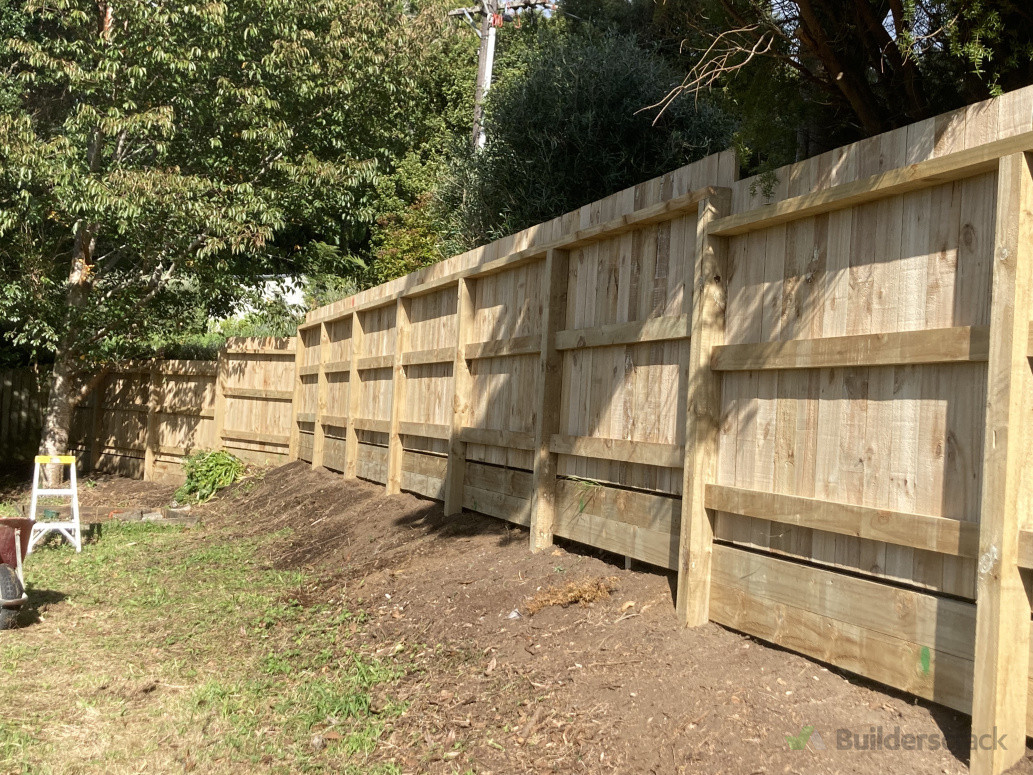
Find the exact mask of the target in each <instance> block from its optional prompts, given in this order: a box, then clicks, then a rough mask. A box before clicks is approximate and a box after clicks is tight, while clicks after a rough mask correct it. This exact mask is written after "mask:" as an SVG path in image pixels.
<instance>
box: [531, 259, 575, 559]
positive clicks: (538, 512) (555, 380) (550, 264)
mask: <svg viewBox="0 0 1033 775" xmlns="http://www.w3.org/2000/svg"><path fill="white" fill-rule="evenodd" d="M569 257H570V254H569V252H568V251H566V250H550V251H549V252H548V253H547V254H546V256H545V267H544V269H543V273H542V301H543V304H542V321H541V327H542V330H541V337H542V339H541V355H540V356H539V365H538V379H537V382H536V395H535V402H534V409H535V415H536V416H535V424H534V454H535V458H534V473H533V474H532V478H531V551H532V552H538V551H541V550H542V549H546V548H548V547H550V546H552V529H553V523H554V522H555V519H556V469H557V459H558V457H559V456H558V455H557V454H556V453H555V452H552V451H551V450H550V449H549V442H550V441H551V439H552V436H553V435H554V434H556V433H559V425H560V400H559V396H560V392H561V390H562V386H563V356H562V354H561V353H560V352H559V351H558V350H557V349H556V332H557V331H560V330H562V329H563V328H564V327H565V326H566V317H567V280H568V270H569V267H570V261H569Z"/></svg>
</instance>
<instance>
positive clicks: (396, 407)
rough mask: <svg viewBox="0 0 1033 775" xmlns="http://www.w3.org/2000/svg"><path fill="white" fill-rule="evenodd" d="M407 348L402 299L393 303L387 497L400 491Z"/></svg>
mask: <svg viewBox="0 0 1033 775" xmlns="http://www.w3.org/2000/svg"><path fill="white" fill-rule="evenodd" d="M408 346H409V309H408V307H407V306H406V302H405V299H404V298H399V299H398V301H397V302H395V353H394V362H393V364H392V369H391V425H390V428H389V430H388V436H387V439H388V441H387V484H386V486H387V494H388V495H397V494H398V493H400V492H401V491H402V453H403V450H402V434H401V433H399V432H398V427H399V423H400V422H401V421H402V409H403V405H404V404H405V400H406V397H405V366H404V365H403V363H402V356H403V355H404V354H405V350H406V348H408Z"/></svg>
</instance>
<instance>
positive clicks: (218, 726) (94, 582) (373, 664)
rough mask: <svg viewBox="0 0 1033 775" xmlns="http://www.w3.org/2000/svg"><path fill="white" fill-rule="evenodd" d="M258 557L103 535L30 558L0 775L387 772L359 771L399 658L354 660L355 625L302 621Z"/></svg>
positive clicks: (1, 682) (3, 651)
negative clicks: (79, 546)
mask: <svg viewBox="0 0 1033 775" xmlns="http://www.w3.org/2000/svg"><path fill="white" fill-rule="evenodd" d="M278 538H282V536H269V537H267V538H264V539H262V541H269V540H277V539H278ZM261 543H262V542H260V541H258V540H254V541H247V542H242V541H235V542H230V541H228V540H222V539H220V537H219V536H218V534H214V535H212V534H208V535H207V536H206V535H204V534H203V533H201V532H200V531H194V532H184V531H182V530H181V529H179V528H160V527H154V526H149V525H141V524H124V525H120V524H115V523H109V524H106V525H105V526H104V530H103V534H102V536H101V537H100V538H99V539H98V540H97V542H95V543H93V544H91V545H89V546H87V547H85V548H84V551H83V553H82V554H81V555H78V556H76V555H75V554H74V553H73V552H72V551H71V550H70V548H69V547H68V546H67V545H58V544H56V543H49V542H48V546H45V547H42V548H41V549H39V550H38V551H37V552H36V553H34V554H33V555H32V557H31V558H30V559H29V562H28V563H27V566H26V571H27V578H28V581H29V594H30V600H31V601H33V604H34V605H36V606H37V607H38V613H37V611H36V610H29V611H23V613H22V617H21V618H22V622H21V623H22V625H23V626H22V628H21V629H17V630H13V631H8V632H4V633H0V772H29V773H61V772H128V771H133V772H140V771H151V772H172V771H178V772H182V771H198V772H249V771H253V770H254V769H256V768H261V769H265V770H268V771H271V772H354V773H359V772H379V773H384V774H385V775H386V774H387V773H391V772H395V770H394V769H392V768H390V767H388V768H387V769H385V768H384V767H383V766H380V767H379V768H377V767H372V766H366V765H367V761H366V760H367V756H368V755H369V754H371V753H372V752H373V751H374V749H375V748H376V746H377V744H378V741H379V740H380V738H381V736H382V735H383V733H384V731H385V727H386V726H388V725H389V724H390V723H391V719H392V718H394V717H397V716H398V715H399V714H400V713H402V712H403V711H404V706H403V705H402V704H400V703H398V702H394V701H392V700H391V699H390V691H391V687H392V686H393V684H394V683H395V682H396V681H397V679H398V678H399V677H401V676H402V675H403V673H404V671H405V669H406V664H405V663H404V662H403V661H400V660H404V656H402V655H400V656H399V657H389V658H386V659H379V658H376V657H375V656H372V655H369V654H363V653H360V652H359V651H358V650H357V649H356V648H354V640H355V635H356V633H357V632H358V631H359V629H360V628H361V627H362V624H363V622H362V617H361V616H359V615H353V614H352V613H351V612H350V611H347V610H342V609H340V608H334V607H330V606H327V605H320V606H311V607H306V606H303V605H301V604H300V603H299V602H298V600H299V598H300V597H301V595H300V589H301V587H302V585H303V584H304V582H305V578H304V577H303V576H302V575H301V574H299V573H295V572H280V571H276V570H273V569H269V568H267V567H263V566H262V565H261V563H260V562H259V560H258V559H257V552H258V550H259V549H260V547H261ZM374 696H375V697H376V698H377V699H376V702H375V707H373V703H374V700H373V698H374Z"/></svg>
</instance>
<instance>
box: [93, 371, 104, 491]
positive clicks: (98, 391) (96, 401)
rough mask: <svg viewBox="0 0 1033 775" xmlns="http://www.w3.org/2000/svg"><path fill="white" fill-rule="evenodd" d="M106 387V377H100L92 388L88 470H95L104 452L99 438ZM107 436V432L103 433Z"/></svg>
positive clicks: (102, 431)
mask: <svg viewBox="0 0 1033 775" xmlns="http://www.w3.org/2000/svg"><path fill="white" fill-rule="evenodd" d="M107 389H108V377H101V379H100V381H99V382H98V383H97V386H96V387H95V388H94V389H93V407H92V408H91V411H90V471H91V472H92V471H96V470H97V466H99V465H100V456H101V455H102V454H104V442H105V441H106V440H107V439H106V438H101V434H102V433H104V431H105V424H104V396H105V393H106V392H107ZM104 436H105V437H106V436H107V433H104Z"/></svg>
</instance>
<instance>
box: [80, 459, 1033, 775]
mask: <svg viewBox="0 0 1033 775" xmlns="http://www.w3.org/2000/svg"><path fill="white" fill-rule="evenodd" d="M170 495H171V488H162V487H160V486H157V485H150V484H146V485H145V484H143V483H139V482H129V481H128V480H120V479H102V480H100V481H99V483H98V485H97V486H96V487H95V488H93V489H90V490H87V491H85V492H84V493H83V497H82V500H83V503H84V505H85V506H87V507H90V508H93V509H95V510H97V511H98V512H99V511H103V509H104V507H105V506H107V505H114V504H118V505H123V506H129V505H133V506H141V505H148V506H154V505H160V503H161V502H167V500H168V498H169V497H170ZM198 511H199V512H200V514H201V515H202V516H203V518H204V520H205V521H206V528H205V529H207V530H214V531H218V532H219V533H220V534H221V535H223V536H225V535H226V534H227V532H228V533H229V534H230V535H231V536H232V535H237V536H242V537H243V536H247V535H253V534H256V533H276V532H279V531H283V537H282V540H278V541H276V542H274V543H273V544H271V548H269V549H267V550H265V551H266V552H267V557H266V559H267V561H268V563H269V564H270V566H272V567H275V568H278V569H301V570H305V571H307V572H308V574H309V578H311V579H312V582H311V583H310V584H308V585H307V586H306V587H305V588H304V589H303V590H300V591H299V592H297V593H295V596H296V597H297V598H298V599H299V601H300V602H301V603H302V604H314V603H329V604H331V605H339V606H341V607H342V608H345V609H348V610H352V611H361V612H364V613H365V614H366V615H367V617H368V619H367V621H366V623H365V624H364V625H363V626H362V627H361V628H360V629H359V631H358V633H357V636H356V637H357V638H359V641H360V643H363V644H364V646H365V647H366V648H368V650H370V651H372V652H373V653H377V654H380V655H390V654H393V653H395V652H401V651H402V650H403V649H405V650H407V651H409V652H411V653H412V654H413V655H414V656H413V660H414V667H413V668H412V669H410V670H409V671H408V672H407V674H406V676H405V677H404V678H402V679H401V681H400V683H399V684H398V685H396V686H393V687H392V688H391V690H390V691H391V695H390V697H385V698H383V700H384V702H387V701H389V700H402V701H404V702H407V703H408V709H407V710H406V712H405V713H404V714H403V715H402V716H401V717H399V718H397V719H393V720H392V721H391V722H389V723H390V725H391V727H390V729H389V732H388V733H387V734H385V735H384V737H383V738H382V741H381V743H380V746H379V747H378V749H377V751H376V753H375V754H374V758H375V759H376V760H379V761H382V762H385V763H387V762H390V763H394V764H396V765H397V766H398V767H400V768H401V770H402V771H404V772H434V773H436V772H442V773H445V772H447V773H453V772H457V773H458V772H468V771H472V772H478V773H519V772H535V773H550V772H554V773H567V772H593V773H609V772H621V773H704V772H705V773H714V774H715V775H716V774H718V773H734V774H736V775H760V774H761V773H765V774H767V773H858V774H860V773H879V774H880V775H881V774H882V773H898V772H899V773H936V774H938V775H939V774H942V773H947V774H948V775H949V774H951V773H963V772H966V771H967V762H968V753H969V745H968V734H969V728H968V727H969V725H968V719H967V718H966V717H965V716H962V715H960V714H957V713H955V712H953V711H950V710H948V709H945V708H942V707H940V706H937V705H934V704H931V703H924V702H921V701H918V700H916V699H915V698H912V697H908V696H906V695H902V694H899V693H895V692H893V691H890V690H887V689H885V688H884V687H881V686H879V685H876V684H873V683H870V682H867V681H864V680H862V679H858V678H855V677H851V676H849V675H846V674H843V673H840V672H838V671H837V670H835V669H833V668H828V667H826V666H823V665H821V664H820V663H817V662H814V661H812V660H809V659H807V658H804V657H802V656H799V655H796V654H793V653H790V652H787V651H784V650H781V649H778V648H774V647H771V646H768V645H765V644H763V643H761V642H759V641H756V640H754V639H752V638H750V637H748V636H745V635H742V634H739V633H736V632H733V631H730V630H727V629H725V628H723V627H720V626H717V625H714V624H709V625H706V626H704V627H700V628H695V629H684V628H681V627H679V626H678V623H677V621H676V617H675V611H674V602H673V599H672V588H673V586H674V579H673V576H672V575H671V574H669V573H667V572H666V571H660V570H658V569H654V568H648V567H645V566H641V565H636V566H635V567H634V568H633V569H632V570H625V569H624V561H623V558H617V557H613V556H611V555H606V554H604V553H600V552H597V551H594V550H590V549H586V548H584V547H580V546H577V545H574V544H563V543H562V542H558V545H557V547H556V548H555V549H554V550H552V551H546V552H543V553H540V554H537V555H532V554H531V553H530V552H529V551H528V548H527V547H528V535H527V532H526V530H524V529H522V528H519V527H515V526H512V525H509V524H507V523H505V522H502V521H500V520H496V519H492V518H490V517H484V516H480V515H476V514H470V513H464V514H463V515H461V516H459V517H452V518H445V517H444V516H443V513H442V510H441V507H440V505H439V504H437V503H434V502H430V501H426V500H421V499H419V498H416V497H413V496H410V495H407V494H403V495H398V496H391V497H387V496H385V495H383V488H382V487H380V486H378V485H374V484H370V483H366V482H361V481H346V480H344V479H343V478H342V477H340V476H338V475H336V474H333V473H331V472H328V471H325V470H312V469H311V468H309V466H307V465H305V464H291V465H287V466H283V467H281V468H278V469H274V470H272V471H269V472H268V473H266V474H265V476H264V478H261V479H260V480H251V481H248V482H245V483H243V484H242V485H239V486H237V487H236V488H234V489H233V491H231V492H229V493H228V494H225V495H223V496H221V497H219V498H217V499H216V500H215V501H212V502H211V503H209V504H207V505H205V506H202V507H199V509H198ZM531 611H536V613H534V614H533V615H532V614H531V613H530V612H531ZM375 709H376V708H375V707H374V710H375ZM808 726H813V728H814V730H815V733H814V734H812V735H811V737H810V738H809V739H808V741H807V746H806V748H805V749H804V750H791V749H790V745H789V743H788V741H787V736H799V735H800V733H801V731H802V730H804V728H806V727H808ZM880 729H881V735H882V739H883V745H882V746H881V749H879V750H872V749H871V746H868V749H867V750H857V746H856V745H855V746H853V747H851V748H850V749H844V748H843V747H842V745H843V740H845V739H850V740H851V742H852V743H853V742H854V741H855V735H856V736H857V737H856V742H857V743H860V746H862V747H864V746H865V743H866V742H868V740H870V738H868V737H866V736H868V735H871V734H872V733H873V732H874V733H875V736H876V737H877V736H878V735H879V730H880ZM837 730H846V731H837ZM895 730H898V731H899V734H900V735H915V736H924V737H923V738H922V741H923V743H922V747H923V750H921V751H918V750H889V749H890V748H891V747H893V741H894V740H895V738H893V737H892V734H893V733H894V731H895ZM1023 744H1024V741H1023ZM877 747H878V746H877ZM929 748H933V750H928V749H929ZM1016 771H1021V772H1033V765H1031V763H1030V761H1029V760H1026V761H1024V762H1023V763H1021V764H1020V765H1019V766H1018V768H1017V769H1016Z"/></svg>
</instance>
